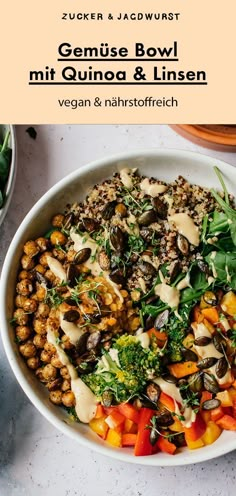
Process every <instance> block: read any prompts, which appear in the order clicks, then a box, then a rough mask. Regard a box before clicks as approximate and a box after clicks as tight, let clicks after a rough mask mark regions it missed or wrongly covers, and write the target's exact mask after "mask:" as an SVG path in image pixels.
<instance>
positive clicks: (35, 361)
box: [27, 356, 40, 370]
mask: <svg viewBox="0 0 236 496" xmlns="http://www.w3.org/2000/svg"><path fill="white" fill-rule="evenodd" d="M27 365H28V367H29V368H30V369H32V370H36V369H37V368H38V367H39V365H40V360H39V358H38V357H37V356H34V357H31V358H28V360H27Z"/></svg>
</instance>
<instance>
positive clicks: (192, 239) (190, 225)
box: [168, 213, 200, 246]
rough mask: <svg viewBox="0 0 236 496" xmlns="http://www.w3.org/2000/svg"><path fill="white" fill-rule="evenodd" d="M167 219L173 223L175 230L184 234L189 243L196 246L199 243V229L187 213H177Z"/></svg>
mask: <svg viewBox="0 0 236 496" xmlns="http://www.w3.org/2000/svg"><path fill="white" fill-rule="evenodd" d="M168 221H171V222H173V223H174V224H175V227H176V229H177V231H178V232H179V233H180V234H182V235H183V236H185V238H187V240H188V241H189V243H191V244H192V245H194V246H198V245H199V243H200V237H199V230H198V227H197V226H196V225H195V224H194V222H193V219H192V218H191V217H189V215H188V214H184V213H179V214H174V215H171V216H170V217H168Z"/></svg>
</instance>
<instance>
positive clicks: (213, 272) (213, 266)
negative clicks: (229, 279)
mask: <svg viewBox="0 0 236 496" xmlns="http://www.w3.org/2000/svg"><path fill="white" fill-rule="evenodd" d="M215 256H216V251H212V253H211V255H210V260H211V268H212V274H213V276H214V278H216V277H217V275H218V274H217V272H216V268H215V265H214V259H215Z"/></svg>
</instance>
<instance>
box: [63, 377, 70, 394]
mask: <svg viewBox="0 0 236 496" xmlns="http://www.w3.org/2000/svg"><path fill="white" fill-rule="evenodd" d="M70 388H71V381H69V380H68V379H65V380H64V381H63V383H62V385H61V390H62V391H63V392H65V391H68V390H69V389H70Z"/></svg>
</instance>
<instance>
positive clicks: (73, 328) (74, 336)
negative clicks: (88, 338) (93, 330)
mask: <svg viewBox="0 0 236 496" xmlns="http://www.w3.org/2000/svg"><path fill="white" fill-rule="evenodd" d="M60 326H61V328H62V330H63V331H64V333H65V334H66V336H68V338H69V340H70V342H71V343H72V344H73V345H74V346H75V345H76V344H77V342H78V341H79V338H80V336H82V334H83V331H82V330H81V329H80V328H79V327H78V326H77V325H76V324H75V323H74V322H67V321H66V320H64V314H63V313H62V312H61V313H60Z"/></svg>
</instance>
